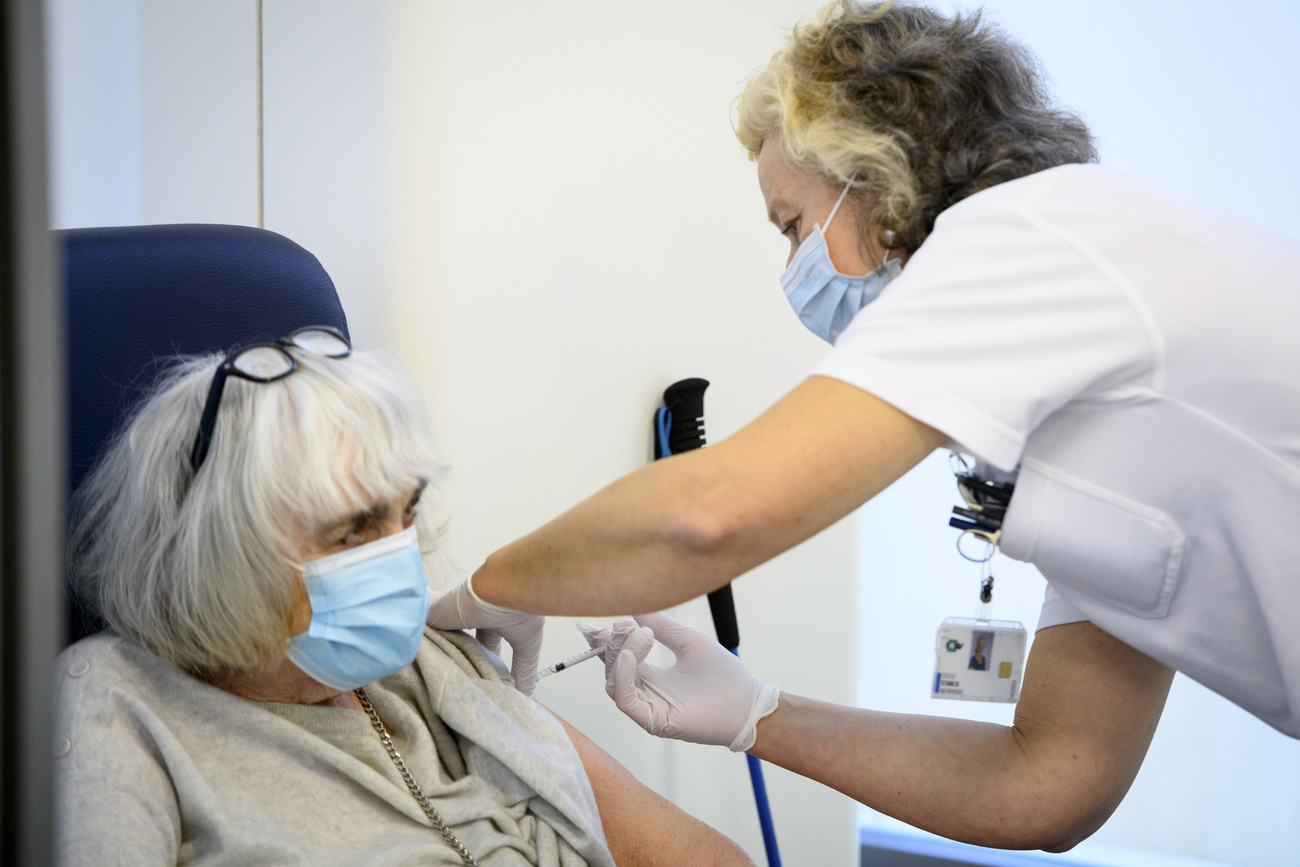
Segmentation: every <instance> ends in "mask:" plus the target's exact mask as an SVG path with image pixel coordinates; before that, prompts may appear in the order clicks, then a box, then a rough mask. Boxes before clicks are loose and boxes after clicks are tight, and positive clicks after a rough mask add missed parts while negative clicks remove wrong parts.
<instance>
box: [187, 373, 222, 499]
mask: <svg viewBox="0 0 1300 867" xmlns="http://www.w3.org/2000/svg"><path fill="white" fill-rule="evenodd" d="M228 375H229V371H228V370H227V368H226V365H225V364H224V363H223V364H221V365H219V366H218V367H217V372H216V375H215V376H213V377H212V386H211V387H210V388H209V389H208V400H207V402H206V403H205V404H203V416H202V417H201V418H200V419H199V432H198V434H197V435H196V436H195V437H194V448H193V449H191V450H190V472H191V473H197V472H198V471H199V467H201V466H203V461H204V460H205V459H206V458H207V456H208V447H209V446H210V445H211V444H212V432H213V428H215V427H216V424H217V408H218V407H219V406H221V394H222V392H223V391H225V389H226V377H227V376H228Z"/></svg>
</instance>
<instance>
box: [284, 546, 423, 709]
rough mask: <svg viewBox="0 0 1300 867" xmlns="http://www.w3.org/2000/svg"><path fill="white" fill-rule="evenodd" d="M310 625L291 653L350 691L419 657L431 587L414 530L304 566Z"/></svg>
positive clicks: (322, 679)
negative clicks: (309, 607)
mask: <svg viewBox="0 0 1300 867" xmlns="http://www.w3.org/2000/svg"><path fill="white" fill-rule="evenodd" d="M302 580H303V585H304V586H305V587H306V588H307V596H308V598H309V599H310V600H311V626H310V627H308V629H307V631H306V632H303V633H301V634H299V635H295V636H294V637H293V638H292V639H290V640H289V649H288V652H287V655H288V657H289V659H290V660H291V661H292V662H293V663H294V665H296V666H298V667H299V668H301V669H302V670H303V671H304V672H306V673H307V674H308V675H309V676H310V677H311V678H312V679H313V680H315V681H317V682H318V683H323V684H325V685H326V686H329V687H333V688H334V689H341V690H351V689H356V688H357V687H359V686H365V685H366V684H367V683H370V682H371V681H375V680H378V679H379V678H381V677H387V676H388V675H390V674H392V673H393V672H395V671H397V670H398V669H401V668H405V667H406V666H408V665H410V664H411V662H412V661H414V660H415V654H416V651H418V650H419V649H420V639H421V637H422V636H423V635H424V618H425V616H426V615H427V614H428V611H429V588H428V585H427V582H426V580H425V577H424V569H423V567H422V566H421V564H420V543H419V540H418V539H417V538H416V534H415V528H414V527H410V528H408V529H406V530H403V531H402V532H400V533H394V534H392V535H391V536H385V537H384V538H382V539H377V540H375V541H374V542H369V543H367V544H365V545H360V546H358V547H356V548H351V549H349V550H347V551H342V552H340V553H338V554H332V555H330V556H328V557H321V558H320V559H319V560H309V561H308V562H306V563H304V564H302Z"/></svg>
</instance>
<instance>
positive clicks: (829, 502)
mask: <svg viewBox="0 0 1300 867" xmlns="http://www.w3.org/2000/svg"><path fill="white" fill-rule="evenodd" d="M947 440H948V437H947V436H946V435H945V434H943V433H941V432H940V431H937V430H935V429H934V428H932V427H930V426H929V425H926V424H924V423H922V422H920V421H917V420H916V419H914V418H912V417H911V416H909V415H907V414H906V413H904V412H902V411H901V410H899V409H897V408H895V407H894V406H892V405H891V404H888V403H886V402H885V401H883V400H881V399H880V398H878V397H876V396H875V395H873V394H870V393H869V392H866V391H863V390H862V389H860V388H857V387H856V386H852V385H849V384H848V383H845V382H841V381H840V380H837V379H830V378H828V377H823V376H813V377H809V378H808V379H806V380H804V381H803V382H802V383H800V384H799V385H798V386H797V387H795V388H794V389H792V390H791V391H790V392H789V393H788V394H786V395H785V396H784V397H783V398H781V400H779V401H777V402H776V403H775V404H773V405H772V406H771V407H770V408H769V409H768V410H767V411H766V412H764V413H763V414H762V415H760V416H759V417H758V418H757V419H755V420H754V421H752V422H751V423H750V424H748V425H746V426H745V427H744V428H742V429H741V430H739V431H737V432H736V433H735V434H734V435H732V436H730V437H728V438H727V439H725V440H722V441H721V442H719V443H718V444H717V445H715V446H713V447H712V448H710V449H706V450H703V451H699V452H691V453H689V454H688V455H686V456H683V457H684V458H686V459H689V460H691V461H694V462H696V463H697V464H698V465H699V467H698V468H697V470H696V472H697V476H698V477H697V478H695V479H693V480H692V484H691V490H693V491H695V492H696V495H695V497H694V499H693V501H692V502H690V503H689V504H687V505H688V511H686V512H684V514H686V515H688V516H690V517H688V520H694V522H695V523H696V525H697V527H699V528H700V534H701V535H702V536H703V537H706V538H708V537H714V538H715V540H720V543H721V544H722V545H724V546H725V545H732V546H735V547H737V548H738V549H741V550H744V551H746V552H748V553H749V556H750V558H751V559H754V562H751V563H748V564H747V565H746V568H748V567H750V566H753V565H755V564H756V563H757V562H762V561H763V560H766V559H768V558H770V557H772V556H775V555H776V554H779V553H781V552H782V551H785V550H787V549H788V548H791V547H793V546H794V545H797V544H798V543H800V542H802V541H804V540H805V539H807V538H809V537H811V536H813V535H815V534H816V533H818V532H820V531H821V530H823V529H825V528H826V527H828V526H830V525H831V524H833V523H834V522H835V521H837V520H839V519H840V518H842V517H844V516H845V515H847V514H849V513H850V512H852V511H853V510H854V509H856V508H857V507H859V506H861V505H862V504H863V503H865V502H866V501H867V500H869V499H871V498H872V497H874V496H875V495H876V494H878V493H880V492H881V491H883V490H884V489H885V488H887V487H888V486H889V485H891V484H892V483H893V482H894V481H896V480H897V479H898V478H899V477H900V476H902V475H903V474H904V473H906V472H907V471H908V470H910V469H911V468H912V467H914V466H915V465H916V464H917V463H919V462H920V461H921V460H922V459H923V458H924V457H925V456H926V455H928V454H929V453H930V452H932V451H934V449H935V448H937V447H938V446H940V445H942V444H943V443H944V442H946V441H947ZM683 463H685V461H683ZM683 469H686V467H685V466H684V467H683Z"/></svg>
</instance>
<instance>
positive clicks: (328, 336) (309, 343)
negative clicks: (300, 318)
mask: <svg viewBox="0 0 1300 867" xmlns="http://www.w3.org/2000/svg"><path fill="white" fill-rule="evenodd" d="M289 340H290V341H292V342H293V345H294V346H297V347H298V348H300V349H305V350H307V351H308V352H315V353H316V354H317V355H326V356H329V357H330V358H339V357H341V356H344V355H348V354H349V353H351V352H352V347H351V346H350V345H349V344H348V342H347V341H346V340H344V339H343V338H342V337H340V336H339V335H337V334H335V333H334V332H332V331H326V330H325V329H323V328H303V329H301V330H299V331H295V332H294V333H293V334H292V335H290V337H289Z"/></svg>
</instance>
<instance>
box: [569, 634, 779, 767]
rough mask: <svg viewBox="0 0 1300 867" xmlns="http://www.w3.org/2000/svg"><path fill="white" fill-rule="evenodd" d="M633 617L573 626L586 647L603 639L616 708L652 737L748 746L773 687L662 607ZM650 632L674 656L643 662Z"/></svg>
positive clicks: (772, 701) (772, 698)
mask: <svg viewBox="0 0 1300 867" xmlns="http://www.w3.org/2000/svg"><path fill="white" fill-rule="evenodd" d="M636 623H637V624H639V625H638V627H637V628H636V629H631V628H630V626H629V625H628V624H627V621H626V618H624V619H621V620H616V621H614V624H613V626H612V627H610V628H609V629H608V630H604V629H601V628H599V627H591V625H590V624H583V625H580V626H579V629H581V630H582V633H583V635H584V636H585V637H586V638H587V642H588V644H591V646H593V647H598V646H599V645H600V644H601V643H603V642H605V641H608V642H609V647H608V648H607V649H606V651H605V653H604V657H605V665H606V672H607V673H606V681H605V691H606V692H608V693H609V694H610V696H611V697H612V698H613V699H614V703H615V704H616V705H618V709H619V710H621V711H623V713H624V714H626V715H627V716H629V717H631V718H632V720H633V721H634V722H636V723H637V724H638V725H639V726H641V728H643V729H645V730H646V731H648V732H650V734H652V735H658V736H659V737H667V738H676V739H677V740H682V741H691V742H692V743H697V744H716V745H718V746H725V747H728V748H729V749H731V750H732V751H733V752H744V751H745V750H748V749H749V748H750V747H752V746H753V745H754V741H755V739H756V738H757V737H758V721H759V720H761V719H762V718H763V717H765V716H767V715H768V714H770V713H771V712H772V711H774V710H776V704H777V699H778V698H780V696H781V690H780V689H778V688H777V687H775V686H771V685H769V684H765V683H763V682H762V681H760V680H759V679H758V678H756V677H754V675H753V674H751V673H750V671H749V669H747V668H745V666H744V664H743V663H742V662H741V661H740V660H739V659H738V658H737V657H736V656H735V655H733V654H732V653H730V652H729V651H727V650H726V649H725V648H723V646H722V645H720V644H718V642H717V641H716V640H715V639H714V638H713V637H712V636H709V635H705V634H704V633H703V632H698V631H696V630H694V629H691V628H690V627H689V626H687V625H686V624H684V623H681V622H679V621H677V620H675V619H673V618H672V617H669V616H668V615H667V614H663V613H659V614H647V615H644V616H642V617H638V618H636ZM584 627H585V628H584ZM656 638H658V639H659V641H660V643H661V644H663V645H664V646H665V647H667V648H668V649H669V650H671V651H672V652H673V655H674V656H675V657H676V658H677V660H676V662H674V663H673V665H672V666H671V667H670V668H659V667H658V666H655V665H651V664H650V663H648V662H646V661H645V658H646V654H648V653H649V652H650V648H651V647H653V646H654V640H655V639H656Z"/></svg>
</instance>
